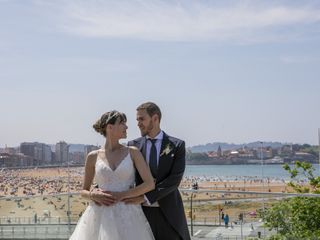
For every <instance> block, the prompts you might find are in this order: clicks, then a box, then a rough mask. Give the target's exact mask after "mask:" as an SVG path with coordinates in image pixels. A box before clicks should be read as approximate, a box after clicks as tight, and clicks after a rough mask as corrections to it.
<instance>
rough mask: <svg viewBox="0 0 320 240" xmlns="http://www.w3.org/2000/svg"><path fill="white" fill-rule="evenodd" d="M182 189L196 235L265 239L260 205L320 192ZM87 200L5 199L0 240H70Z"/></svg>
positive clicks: (71, 197) (77, 197)
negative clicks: (226, 216)
mask: <svg viewBox="0 0 320 240" xmlns="http://www.w3.org/2000/svg"><path fill="white" fill-rule="evenodd" d="M180 191H181V195H182V197H183V201H184V206H185V212H186V216H187V220H188V224H189V229H190V233H191V235H192V236H193V238H194V239H197V238H198V237H199V238H200V237H201V238H205V239H247V238H249V237H259V236H260V237H262V238H263V237H264V236H267V235H268V234H270V232H269V231H268V230H267V229H265V228H264V226H263V222H261V219H260V217H259V211H261V209H263V208H268V207H269V206H270V205H271V204H272V203H274V202H277V201H281V200H282V199H283V198H288V197H294V196H304V197H320V195H319V194H294V193H275V192H253V191H252V192H248V191H246V192H244V191H225V190H186V189H181V190H180ZM68 197H69V200H70V209H68V204H67V202H68ZM87 204H88V202H87V201H86V200H84V199H82V198H81V197H80V195H79V194H77V193H72V194H70V195H69V196H68V194H59V195H47V196H33V197H13V198H9V197H5V198H1V199H0V239H28V238H29V239H68V237H69V236H70V234H71V233H72V231H73V229H74V227H75V225H76V223H77V221H78V219H79V217H80V216H81V214H82V212H83V211H84V210H85V208H86V206H87ZM68 211H70V216H68V215H67V213H68ZM226 214H228V216H229V222H228V224H225V223H224V219H223V215H224V216H225V215H226Z"/></svg>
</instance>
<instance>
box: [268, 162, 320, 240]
mask: <svg viewBox="0 0 320 240" xmlns="http://www.w3.org/2000/svg"><path fill="white" fill-rule="evenodd" d="M284 169H285V170H286V171H288V172H289V173H290V176H291V181H290V183H289V186H291V187H292V188H293V189H294V190H295V191H296V192H298V193H320V176H318V177H315V176H314V173H313V171H314V168H313V166H312V165H311V164H310V163H305V162H295V165H294V167H293V168H292V169H291V168H290V166H289V165H288V164H286V165H284ZM300 175H302V176H304V177H305V178H307V179H308V181H309V184H307V185H306V184H302V183H301V181H297V180H298V179H299V177H300ZM263 217H264V222H265V224H266V226H267V227H269V228H270V230H271V229H275V230H277V232H278V234H277V235H276V236H272V237H271V239H320V198H319V197H293V198H287V199H284V200H282V201H279V202H277V203H275V204H274V205H273V206H272V207H271V208H269V209H268V210H266V212H265V214H264V216H263Z"/></svg>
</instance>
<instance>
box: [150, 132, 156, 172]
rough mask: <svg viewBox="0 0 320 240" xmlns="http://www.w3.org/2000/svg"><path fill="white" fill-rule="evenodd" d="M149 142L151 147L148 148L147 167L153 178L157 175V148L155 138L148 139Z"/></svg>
mask: <svg viewBox="0 0 320 240" xmlns="http://www.w3.org/2000/svg"><path fill="white" fill-rule="evenodd" d="M149 140H150V142H151V149H150V156H149V167H150V170H151V173H152V176H153V177H154V178H156V177H157V170H158V164H157V148H156V141H157V139H150V138H149Z"/></svg>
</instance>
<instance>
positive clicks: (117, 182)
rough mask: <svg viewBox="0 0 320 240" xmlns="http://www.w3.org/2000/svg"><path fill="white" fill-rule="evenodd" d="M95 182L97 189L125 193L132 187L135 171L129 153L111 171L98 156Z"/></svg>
mask: <svg viewBox="0 0 320 240" xmlns="http://www.w3.org/2000/svg"><path fill="white" fill-rule="evenodd" d="M95 170H96V182H97V183H98V185H99V188H101V189H103V190H107V191H114V192H121V191H126V190H128V189H129V188H130V187H132V186H133V185H134V182H135V170H134V166H133V162H132V159H131V156H130V153H128V155H127V156H126V157H125V158H124V159H123V160H122V161H121V162H120V164H119V165H118V167H117V168H116V169H115V170H112V169H111V168H110V166H109V165H108V163H107V162H106V160H103V159H101V158H100V157H99V156H98V158H97V161H96V167H95Z"/></svg>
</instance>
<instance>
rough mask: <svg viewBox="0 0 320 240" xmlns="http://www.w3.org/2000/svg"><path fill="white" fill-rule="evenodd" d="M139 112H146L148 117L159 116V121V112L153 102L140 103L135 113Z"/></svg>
mask: <svg viewBox="0 0 320 240" xmlns="http://www.w3.org/2000/svg"><path fill="white" fill-rule="evenodd" d="M139 110H146V111H147V113H148V115H149V116H150V117H152V116H153V115H155V114H157V115H158V116H159V122H160V120H161V111H160V108H159V107H158V105H157V104H155V103H153V102H146V103H142V104H141V105H140V106H139V107H137V111H139Z"/></svg>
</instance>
